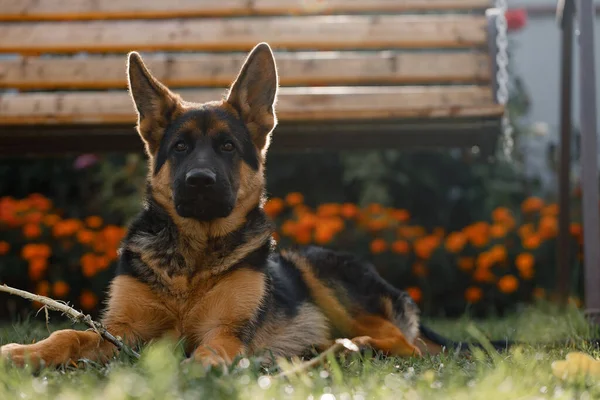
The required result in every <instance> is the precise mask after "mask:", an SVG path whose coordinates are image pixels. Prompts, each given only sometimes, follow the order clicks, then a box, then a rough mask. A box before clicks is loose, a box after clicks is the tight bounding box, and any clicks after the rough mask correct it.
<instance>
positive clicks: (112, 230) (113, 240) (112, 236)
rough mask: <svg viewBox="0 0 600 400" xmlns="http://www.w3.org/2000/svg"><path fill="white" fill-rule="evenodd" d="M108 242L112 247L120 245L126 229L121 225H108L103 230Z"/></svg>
mask: <svg viewBox="0 0 600 400" xmlns="http://www.w3.org/2000/svg"><path fill="white" fill-rule="evenodd" d="M102 235H103V236H104V239H105V240H106V244H107V245H108V246H110V247H118V246H119V243H120V242H121V240H122V239H123V237H124V236H125V229H124V228H123V227H121V226H116V225H107V226H105V227H104V229H103V230H102Z"/></svg>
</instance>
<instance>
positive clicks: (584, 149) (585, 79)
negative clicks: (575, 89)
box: [577, 0, 600, 322]
mask: <svg viewBox="0 0 600 400" xmlns="http://www.w3.org/2000/svg"><path fill="white" fill-rule="evenodd" d="M577 16H578V21H579V32H580V34H579V38H578V39H579V54H580V66H579V68H580V70H579V90H580V96H581V97H580V101H581V106H580V107H581V109H580V118H581V168H582V171H581V180H582V183H583V184H582V186H583V224H584V250H585V254H584V265H585V274H584V276H585V306H586V309H587V312H588V314H589V315H590V316H591V317H592V319H593V320H595V321H596V322H598V317H599V316H600V219H599V215H598V214H599V210H598V206H599V195H598V138H597V132H596V128H597V125H596V122H597V121H596V73H595V70H594V13H593V12H592V0H580V1H579V7H578V8H577Z"/></svg>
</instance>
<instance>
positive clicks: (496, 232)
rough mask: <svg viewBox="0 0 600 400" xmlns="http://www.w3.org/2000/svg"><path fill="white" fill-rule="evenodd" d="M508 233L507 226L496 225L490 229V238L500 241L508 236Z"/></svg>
mask: <svg viewBox="0 0 600 400" xmlns="http://www.w3.org/2000/svg"><path fill="white" fill-rule="evenodd" d="M507 231H508V229H506V226H504V225H500V224H494V225H492V227H491V228H490V236H491V237H493V238H494V239H500V238H503V237H504V236H506V233H507Z"/></svg>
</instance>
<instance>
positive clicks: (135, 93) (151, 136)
mask: <svg viewBox="0 0 600 400" xmlns="http://www.w3.org/2000/svg"><path fill="white" fill-rule="evenodd" d="M127 78H128V84H129V92H130V94H131V98H132V99H133V103H134V105H135V108H136V111H137V114H138V132H139V134H140V136H141V137H142V139H143V140H144V142H145V143H146V146H147V149H148V150H149V153H150V154H154V153H155V152H156V151H157V150H158V146H159V145H160V140H161V138H162V136H163V134H164V131H165V128H166V126H167V124H168V123H169V120H170V119H171V118H172V117H173V113H174V111H175V108H176V107H177V105H178V103H179V99H178V96H177V95H175V94H174V93H172V92H171V91H170V90H169V89H168V88H167V87H166V86H165V85H163V84H162V83H160V82H159V81H158V80H157V79H156V78H154V77H153V76H152V74H151V73H150V71H149V70H148V68H146V66H145V65H144V62H143V61H142V57H141V56H140V55H139V54H138V53H136V52H131V53H129V55H128V58H127Z"/></svg>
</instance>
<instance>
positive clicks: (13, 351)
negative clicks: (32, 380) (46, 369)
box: [0, 343, 42, 368]
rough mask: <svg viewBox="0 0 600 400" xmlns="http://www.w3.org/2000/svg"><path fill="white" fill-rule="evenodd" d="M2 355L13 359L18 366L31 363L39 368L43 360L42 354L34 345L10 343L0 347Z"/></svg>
mask: <svg viewBox="0 0 600 400" xmlns="http://www.w3.org/2000/svg"><path fill="white" fill-rule="evenodd" d="M0 357H1V358H4V359H8V360H10V361H12V363H13V364H15V365H16V366H18V367H24V366H25V365H26V364H30V365H31V366H33V367H34V368H38V367H39V365H40V364H41V362H42V358H41V355H40V354H39V352H38V351H36V349H35V348H34V346H33V345H26V344H18V343H10V344H5V345H4V346H2V347H0Z"/></svg>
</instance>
